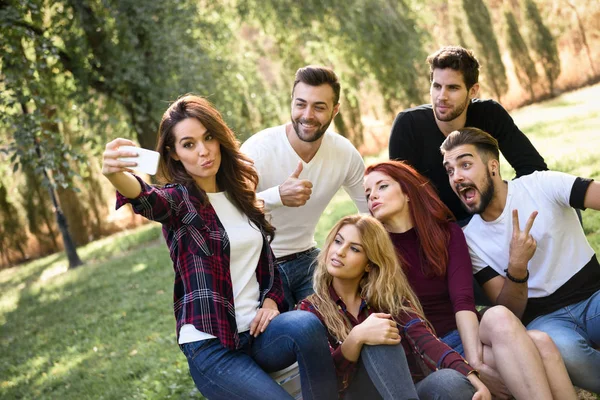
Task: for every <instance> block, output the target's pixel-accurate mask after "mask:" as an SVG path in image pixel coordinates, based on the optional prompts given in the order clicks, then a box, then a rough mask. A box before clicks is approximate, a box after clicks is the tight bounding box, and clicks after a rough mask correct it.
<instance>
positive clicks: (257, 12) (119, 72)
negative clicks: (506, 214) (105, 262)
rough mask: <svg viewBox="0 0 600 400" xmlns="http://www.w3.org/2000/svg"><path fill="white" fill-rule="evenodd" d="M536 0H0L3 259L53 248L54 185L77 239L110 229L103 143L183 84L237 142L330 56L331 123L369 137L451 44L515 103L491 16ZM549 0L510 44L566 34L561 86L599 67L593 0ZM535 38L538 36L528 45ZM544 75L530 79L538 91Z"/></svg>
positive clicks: (359, 140) (583, 79)
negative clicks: (335, 108) (466, 52)
mask: <svg viewBox="0 0 600 400" xmlns="http://www.w3.org/2000/svg"><path fill="white" fill-rule="evenodd" d="M530 3H531V1H529V2H520V1H512V2H508V3H506V4H504V2H497V1H490V0H477V1H475V0H469V1H467V0H432V1H428V2H423V1H420V0H400V1H389V0H350V1H346V2H339V1H333V0H308V1H303V2H297V1H291V0H261V1H258V0H219V1H212V0H211V1H209V0H163V1H158V0H148V1H142V2H140V1H137V0H52V1H50V0H5V1H0V30H1V31H2V35H0V54H2V58H1V59H0V205H2V207H1V208H0V265H13V264H15V263H18V262H19V261H23V260H27V259H29V258H34V257H38V256H41V255H45V254H50V253H53V252H56V251H59V250H60V249H61V248H62V242H61V238H60V237H59V229H57V224H56V222H55V216H54V215H53V214H52V213H53V210H54V209H56V207H55V206H54V205H53V203H52V202H51V201H50V198H49V192H48V189H49V188H50V189H52V188H55V190H56V195H57V198H58V200H59V203H60V205H62V209H63V211H64V214H65V216H66V219H67V221H68V223H69V231H70V232H71V235H72V237H73V240H74V242H75V244H76V245H79V246H81V245H84V244H86V243H88V242H90V241H93V240H95V239H98V238H100V237H103V236H105V235H107V234H110V233H112V232H114V231H115V229H117V227H116V225H113V224H112V222H109V218H104V216H106V215H109V208H108V203H109V200H108V198H109V195H108V193H109V192H108V190H107V188H106V186H105V183H104V181H103V179H102V178H101V177H100V173H99V169H100V168H99V156H100V154H101V152H102V151H103V148H104V144H105V143H106V142H108V140H109V139H112V138H115V137H126V138H132V139H134V140H136V141H137V142H138V143H139V144H140V145H141V146H142V147H145V148H153V147H154V145H155V136H156V131H157V128H158V124H159V121H160V119H161V116H162V113H163V112H164V110H165V109H166V108H167V106H168V104H169V103H170V102H172V101H173V100H175V99H176V98H177V97H179V96H180V95H182V94H185V93H188V92H194V93H197V94H200V95H203V96H206V97H208V98H209V99H210V100H211V101H212V102H213V103H214V104H215V106H216V107H217V108H218V109H219V110H220V111H221V112H222V114H223V116H224V118H225V120H226V121H227V123H228V124H229V125H231V127H232V128H233V129H234V131H235V132H236V134H237V136H238V138H239V139H240V140H241V141H243V140H244V139H246V138H248V137H249V136H250V135H252V134H253V133H255V132H257V131H259V130H262V129H264V128H266V127H268V126H272V125H276V124H280V123H281V122H283V121H286V120H288V119H289V96H290V89H291V87H292V81H293V75H294V72H295V71H296V69H297V68H299V67H301V66H304V65H307V64H323V65H327V66H330V67H332V68H334V70H335V71H336V72H337V73H338V75H339V76H340V80H341V83H342V97H341V104H342V107H341V113H340V114H339V115H338V116H337V117H336V119H335V121H334V122H335V128H336V130H337V131H338V132H339V133H340V134H342V135H344V136H346V137H348V138H349V139H350V140H351V141H352V142H353V143H354V144H355V145H356V146H357V147H359V146H360V145H361V144H364V145H365V146H371V143H369V137H370V136H369V135H370V134H372V131H373V130H374V128H373V125H376V126H382V125H389V124H390V123H391V121H392V119H393V118H394V116H395V114H396V113H397V112H398V111H400V110H402V109H404V108H406V107H408V106H410V105H414V104H418V103H422V102H426V101H427V91H428V79H427V78H428V71H427V64H426V62H425V58H426V55H427V54H428V53H430V52H432V51H433V50H435V49H437V48H438V47H439V46H441V45H446V44H450V43H460V44H462V45H465V46H468V47H475V48H477V49H478V52H479V53H480V54H478V56H479V57H480V59H481V63H482V69H481V78H482V79H481V81H482V85H483V87H484V88H492V87H494V88H495V89H494V90H487V89H486V92H487V94H486V95H488V96H489V95H490V94H492V95H496V96H500V95H501V94H502V95H503V100H505V99H506V100H511V99H512V100H511V102H512V104H513V105H514V104H522V103H523V101H524V100H523V99H522V98H520V97H521V96H520V90H521V89H520V83H519V82H518V81H516V80H515V81H514V82H512V83H511V82H510V79H509V82H508V84H509V91H508V92H507V93H506V94H504V93H505V92H506V88H505V87H504V86H505V84H506V82H504V81H505V79H504V78H503V76H504V75H506V74H508V75H510V74H511V72H512V71H511V69H510V68H509V66H510V65H511V64H510V63H511V62H512V64H513V66H514V65H515V64H517V66H519V65H520V61H519V60H520V58H519V60H518V59H517V57H516V56H514V55H513V56H512V57H514V59H513V60H512V61H511V60H510V59H511V54H512V53H510V52H509V51H508V50H507V48H508V46H507V45H506V44H505V42H506V40H505V39H506V38H505V36H506V35H507V32H506V29H502V27H501V25H500V24H498V23H497V21H504V18H503V15H504V12H505V11H506V10H509V11H511V13H512V14H511V15H513V14H514V16H515V20H516V23H517V24H519V26H524V21H525V16H524V15H525V14H524V11H525V7H524V4H527V5H528V7H529V8H528V9H532V8H531V6H530ZM554 3H555V2H554V1H552V0H536V2H535V5H536V10H537V11H536V13H535V19H536V21H537V23H538V25H539V24H541V23H542V22H543V26H544V29H543V32H541V31H540V32H541V33H540V32H538V33H539V34H538V35H537V36H535V35H534V34H536V32H537V31H535V30H533V29H529V30H528V31H527V33H528V35H524V36H525V37H527V38H529V37H534V36H535V37H536V38H538V39H536V40H535V41H534V40H533V39H532V40H530V41H527V40H526V41H525V42H521V43H520V45H521V50H520V51H521V53H520V54H524V53H523V52H525V51H527V50H529V51H531V52H534V51H535V52H536V53H535V54H540V55H539V57H538V59H536V60H535V61H536V65H535V66H534V67H535V68H537V70H539V71H543V70H544V67H548V65H546V64H548V63H549V62H553V63H556V57H555V54H554V53H552V54H550V53H551V51H553V49H552V48H550V47H552V46H550V47H547V46H546V47H544V50H543V52H544V53H543V54H542V53H540V51H542V50H539V49H540V48H541V46H543V45H545V44H548V43H550V42H552V43H556V44H558V45H559V46H561V48H560V49H559V50H560V55H561V62H562V64H564V65H563V68H562V70H561V71H563V72H562V73H561V74H560V76H558V77H557V76H556V75H557V71H558V70H557V69H556V67H555V66H554V67H553V68H554V69H553V70H552V71H551V73H550V74H549V75H548V79H550V80H552V82H553V83H554V81H556V82H555V86H556V88H557V89H561V90H562V89H570V88H573V87H578V86H581V85H585V84H587V83H589V82H591V81H593V80H594V79H598V77H597V76H596V72H595V71H596V69H594V62H596V60H597V58H598V57H597V54H598V53H597V52H595V51H594V50H595V49H596V48H597V46H598V44H599V43H600V39H599V38H600V34H599V33H600V27H599V26H598V24H596V21H597V17H598V16H600V3H598V2H597V1H593V0H582V1H580V2H578V3H577V4H573V3H572V2H568V5H569V7H564V8H558V9H557V8H556V6H555V4H554ZM527 15H528V16H530V17H528V18H530V19H531V18H533V17H531V15H533V14H532V13H531V12H529V13H528V14H527ZM540 21H541V22H540ZM575 22H577V23H575ZM492 25H493V26H492ZM546 28H547V29H546ZM540 29H541V28H540ZM586 32H587V33H588V34H587V35H585V33H586ZM508 33H511V32H508ZM513 33H514V32H513ZM532 35H534V36H532ZM532 43H535V45H536V49H533V48H530V49H525V48H523V46H530V47H531V46H532ZM554 47H556V46H554ZM538 50H539V51H538ZM549 52H550V53H549ZM584 52H585V53H586V55H587V57H585V58H584V60H585V62H589V64H590V68H589V72H588V73H585V74H582V73H581V71H580V68H579V66H580V65H579V64H578V62H577V60H579V59H580V58H581V57H583V56H582V55H583V54H584ZM509 53H510V54H509ZM532 54H534V53H532ZM547 60H550V61H547ZM505 64H506V65H505ZM572 66H575V67H576V68H575V69H573V68H574V67H572ZM530 67H531V66H530ZM585 68H586V69H587V67H585ZM505 72H506V74H505ZM509 78H510V76H509ZM497 81H498V82H497ZM521 84H522V83H521ZM503 85H504V86H503ZM547 86H548V84H545V85H542V84H540V83H539V82H538V83H537V84H536V85H534V86H533V87H530V88H529V89H531V91H532V92H533V93H535V95H536V97H538V98H541V97H544V96H547V95H548V91H549V88H548V87H547ZM525 101H527V100H525ZM379 142H381V143H383V142H382V141H378V143H379ZM371 147H372V146H371ZM52 193H54V192H52ZM24 242H26V245H23V243H24Z"/></svg>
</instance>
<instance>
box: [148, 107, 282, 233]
mask: <svg viewBox="0 0 600 400" xmlns="http://www.w3.org/2000/svg"><path fill="white" fill-rule="evenodd" d="M187 118H195V119H197V120H198V121H200V123H202V125H204V126H205V127H206V129H207V131H208V132H210V133H211V134H212V136H213V137H214V138H215V139H216V140H217V141H218V142H219V144H220V149H221V165H220V166H219V170H218V172H217V177H216V179H217V185H218V187H219V188H220V189H221V190H225V191H226V192H227V194H228V197H229V199H230V200H231V202H232V203H233V204H234V205H235V206H236V207H237V208H238V209H239V210H240V211H242V212H243V213H244V214H245V215H246V216H247V217H248V218H249V219H250V220H251V221H252V222H254V223H255V224H256V225H257V226H258V227H259V228H260V229H261V230H262V231H263V232H264V233H265V234H266V235H268V236H270V237H271V239H272V238H273V235H274V232H275V228H274V227H273V226H272V225H271V224H270V223H269V222H268V221H267V220H266V218H265V215H264V213H263V211H262V209H261V207H260V206H259V203H258V202H257V199H256V192H255V190H256V187H257V185H258V174H257V173H256V170H255V169H254V168H253V167H252V165H253V162H252V160H251V159H250V158H248V157H247V156H246V155H244V154H243V153H242V152H240V142H239V141H238V140H237V139H236V137H235V134H234V133H233V131H232V130H231V129H230V128H229V127H228V126H227V124H226V123H225V121H224V120H223V117H222V116H221V114H220V113H219V111H217V109H215V107H214V106H213V105H212V104H211V103H210V102H209V101H208V100H206V99H205V98H202V97H199V96H194V95H185V96H183V97H181V98H179V99H178V100H177V101H175V102H174V103H173V104H171V106H170V107H169V108H168V109H167V111H165V113H164V114H163V117H162V120H161V122H160V127H159V128H158V140H157V144H156V151H158V152H159V153H160V155H161V158H160V163H159V165H158V176H157V177H158V179H159V181H160V182H161V183H179V184H182V185H185V186H187V187H195V188H196V189H198V192H199V193H200V196H202V197H201V200H202V202H203V203H204V204H206V203H208V197H207V196H206V193H205V192H204V191H203V190H202V189H201V188H200V187H199V186H198V185H197V184H196V182H195V180H194V178H192V176H190V174H188V172H187V171H186V169H185V168H184V166H183V164H182V163H181V162H179V161H177V160H175V159H174V158H173V157H171V154H172V152H174V151H175V135H174V133H173V128H174V127H175V125H177V124H178V123H179V122H181V121H183V120H185V119H187Z"/></svg>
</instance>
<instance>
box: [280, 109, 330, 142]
mask: <svg viewBox="0 0 600 400" xmlns="http://www.w3.org/2000/svg"><path fill="white" fill-rule="evenodd" d="M290 119H291V120H292V126H293V127H294V132H296V136H298V139H300V140H302V141H303V142H307V143H311V142H316V141H317V140H319V139H321V138H322V137H323V135H324V134H325V132H326V131H327V128H329V125H331V121H333V114H332V116H331V118H330V119H329V121H327V122H326V123H325V124H322V125H319V127H318V129H317V130H316V131H315V133H313V134H305V133H304V132H303V131H302V126H301V125H300V124H303V123H306V122H310V123H313V124H314V123H318V121H317V120H316V119H313V120H307V119H304V118H299V119H297V120H295V119H293V118H290Z"/></svg>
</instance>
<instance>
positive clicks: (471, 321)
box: [456, 311, 483, 368]
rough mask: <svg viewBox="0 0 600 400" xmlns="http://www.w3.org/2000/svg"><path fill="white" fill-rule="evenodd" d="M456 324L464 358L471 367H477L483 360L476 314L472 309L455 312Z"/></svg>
mask: <svg viewBox="0 0 600 400" xmlns="http://www.w3.org/2000/svg"><path fill="white" fill-rule="evenodd" d="M456 326H457V328H458V333H459V334H460V340H461V342H462V345H463V348H464V350H465V358H466V359H467V361H468V362H469V364H471V365H472V366H473V368H478V366H479V365H480V364H481V363H482V362H483V344H482V343H481V340H480V339H479V321H478V320H477V315H476V314H475V313H474V312H472V311H459V312H457V313H456Z"/></svg>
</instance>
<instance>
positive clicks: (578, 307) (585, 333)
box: [527, 291, 600, 393]
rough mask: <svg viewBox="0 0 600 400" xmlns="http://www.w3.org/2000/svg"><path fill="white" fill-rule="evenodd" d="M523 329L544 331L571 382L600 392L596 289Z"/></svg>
mask: <svg viewBox="0 0 600 400" xmlns="http://www.w3.org/2000/svg"><path fill="white" fill-rule="evenodd" d="M527 329H538V330H540V331H543V332H546V333H547V334H548V335H549V336H550V337H551V338H552V340H554V343H555V344H556V347H558V350H559V351H560V354H561V356H562V358H563V360H564V361H565V365H566V366H567V371H569V376H570V377H571V380H572V381H573V385H575V386H578V387H580V388H582V389H585V390H589V391H591V392H594V393H600V351H598V350H595V349H594V346H599V345H600V291H598V292H596V293H594V294H593V295H592V296H591V297H590V298H588V299H587V300H583V301H580V302H579V303H575V304H571V305H569V306H566V307H563V308H561V309H559V310H556V311H554V312H552V313H550V314H546V315H542V316H539V317H537V318H536V319H534V320H533V321H531V322H530V323H529V324H528V325H527Z"/></svg>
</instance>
